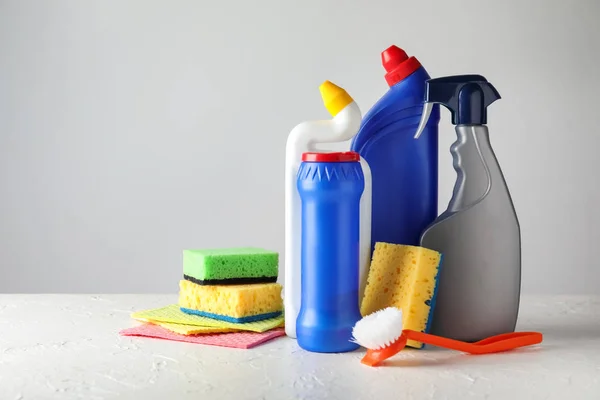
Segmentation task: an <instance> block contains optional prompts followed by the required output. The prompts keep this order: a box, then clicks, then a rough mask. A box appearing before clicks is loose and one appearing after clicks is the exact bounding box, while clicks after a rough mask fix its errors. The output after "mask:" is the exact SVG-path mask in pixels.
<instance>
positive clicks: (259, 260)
mask: <svg viewBox="0 0 600 400" xmlns="http://www.w3.org/2000/svg"><path fill="white" fill-rule="evenodd" d="M278 265H279V254H278V253H277V252H274V251H269V250H265V249H260V248H256V247H240V248H230V249H204V250H184V251H183V277H184V279H187V280H188V281H191V282H194V283H197V284H199V285H222V284H226V285H238V284H244V283H269V282H276V281H277V269H278Z"/></svg>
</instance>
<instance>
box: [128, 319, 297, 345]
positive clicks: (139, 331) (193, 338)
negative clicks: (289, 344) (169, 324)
mask: <svg viewBox="0 0 600 400" xmlns="http://www.w3.org/2000/svg"><path fill="white" fill-rule="evenodd" d="M119 334H120V335H121V336H145V337H152V338H158V339H167V340H176V341H179V342H189V343H197V344H207V345H211V346H221V347H234V348H237V349H249V348H252V347H254V346H257V345H259V344H261V343H265V342H267V341H269V340H271V339H274V338H276V337H279V336H283V335H285V330H284V329H283V328H276V329H271V330H269V331H266V332H261V333H258V332H232V333H217V334H204V335H180V334H177V333H174V332H171V331H170V330H168V329H165V328H163V327H160V326H158V325H153V324H144V325H140V326H135V327H133V328H127V329H123V330H122V331H120V332H119Z"/></svg>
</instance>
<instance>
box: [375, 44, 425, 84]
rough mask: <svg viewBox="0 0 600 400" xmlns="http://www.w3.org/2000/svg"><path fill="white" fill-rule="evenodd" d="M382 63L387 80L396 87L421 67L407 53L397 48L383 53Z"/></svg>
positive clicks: (417, 61)
mask: <svg viewBox="0 0 600 400" xmlns="http://www.w3.org/2000/svg"><path fill="white" fill-rule="evenodd" d="M381 63H382V64H383V68H385V70H386V71H387V74H385V80H386V81H387V83H388V85H390V86H394V85H395V84H396V83H398V82H400V81H401V80H402V79H404V78H406V77H407V76H409V75H410V74H412V73H413V72H415V71H416V70H417V69H419V68H420V67H421V63H420V62H419V60H417V59H416V58H414V57H408V55H407V54H406V52H405V51H404V50H402V49H401V48H400V47H397V46H390V47H388V48H387V49H386V50H384V51H383V52H382V53H381Z"/></svg>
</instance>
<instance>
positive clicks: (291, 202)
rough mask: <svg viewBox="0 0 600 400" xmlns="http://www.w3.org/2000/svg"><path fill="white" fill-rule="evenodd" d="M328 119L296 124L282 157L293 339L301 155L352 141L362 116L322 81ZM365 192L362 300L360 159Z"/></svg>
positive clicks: (367, 247) (367, 217) (367, 249)
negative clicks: (329, 116) (324, 146)
mask: <svg viewBox="0 0 600 400" xmlns="http://www.w3.org/2000/svg"><path fill="white" fill-rule="evenodd" d="M319 90H320V92H321V97H322V99H323V103H324V105H325V107H326V108H327V110H328V111H329V113H330V114H331V116H332V117H333V118H332V119H330V120H320V121H307V122H303V123H301V124H299V125H297V126H296V127H295V128H294V129H293V130H292V131H291V132H290V135H289V136H288V140H287V144H286V158H285V164H286V165H285V282H284V307H285V333H286V334H287V335H288V336H290V337H293V338H295V337H296V318H297V317H298V312H299V311H300V280H301V275H300V273H301V272H300V271H301V258H300V250H301V235H302V232H301V215H300V213H301V202H300V195H299V193H298V189H297V187H296V182H297V175H298V168H299V166H300V163H301V161H302V153H305V152H314V151H317V149H316V146H315V145H316V144H318V143H337V142H344V141H347V140H350V139H352V137H354V135H356V133H357V132H358V129H359V128H360V124H361V120H362V114H361V112H360V108H359V107H358V105H357V104H356V103H355V102H354V100H353V99H352V97H350V95H349V94H348V93H347V92H346V91H345V90H344V89H342V88H340V87H339V86H337V85H335V84H333V83H331V82H329V81H325V82H324V83H323V84H322V85H321V86H320V87H319ZM360 163H361V166H362V170H363V174H364V177H365V189H364V191H363V195H362V197H361V200H360V255H359V257H360V275H359V276H360V284H359V297H358V298H359V301H360V300H361V299H362V296H363V292H364V288H365V285H366V281H367V275H368V268H369V264H370V261H371V170H370V169H369V165H368V164H367V162H366V161H365V160H364V159H362V158H361V160H360Z"/></svg>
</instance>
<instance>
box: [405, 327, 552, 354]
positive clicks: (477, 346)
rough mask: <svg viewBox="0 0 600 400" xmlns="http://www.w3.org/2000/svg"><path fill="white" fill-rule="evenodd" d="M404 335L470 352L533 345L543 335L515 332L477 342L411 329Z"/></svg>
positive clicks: (490, 351)
mask: <svg viewBox="0 0 600 400" xmlns="http://www.w3.org/2000/svg"><path fill="white" fill-rule="evenodd" d="M402 335H403V336H406V337H407V338H408V339H409V340H416V341H418V342H423V343H426V344H430V345H433V346H438V347H444V348H446V349H451V350H457V351H462V352H464V353H469V354H489V353H498V352H501V351H507V350H513V349H516V348H518V347H525V346H531V345H534V344H538V343H541V342H542V339H543V336H542V334H541V333H539V332H513V333H504V334H501V335H496V336H491V337H489V338H486V339H483V340H480V341H479V342H475V343H468V342H461V341H459V340H454V339H448V338H444V337H441V336H436V335H431V334H429V333H423V332H417V331H413V330H410V329H405V330H403V331H402Z"/></svg>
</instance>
